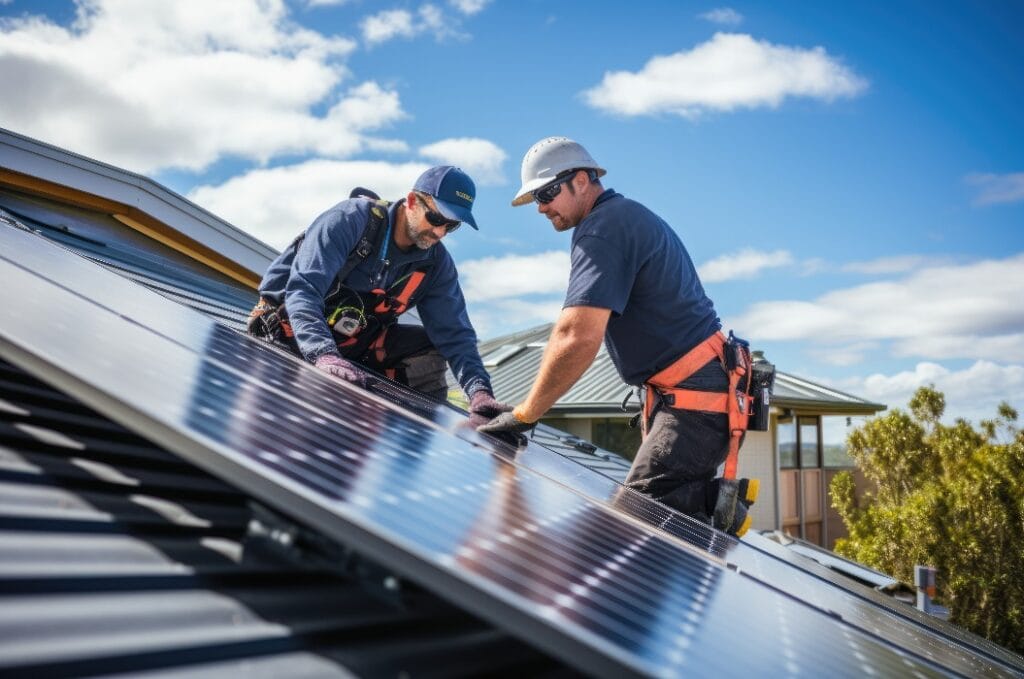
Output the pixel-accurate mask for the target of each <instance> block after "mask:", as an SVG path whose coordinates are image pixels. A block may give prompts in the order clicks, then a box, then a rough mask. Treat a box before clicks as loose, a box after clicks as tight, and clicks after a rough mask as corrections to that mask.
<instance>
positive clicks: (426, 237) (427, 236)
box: [405, 222, 438, 250]
mask: <svg viewBox="0 0 1024 679" xmlns="http://www.w3.org/2000/svg"><path fill="white" fill-rule="evenodd" d="M405 231H406V235H408V236H409V240H411V241H412V242H413V243H415V244H416V247H418V248H419V249H420V250H427V249H429V248H430V247H432V246H433V245H434V244H435V243H437V241H438V239H437V238H436V237H435V236H434V235H433V233H431V232H430V231H429V230H428V231H416V229H415V227H413V225H412V222H406V224H405Z"/></svg>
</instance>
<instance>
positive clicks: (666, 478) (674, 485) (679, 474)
mask: <svg viewBox="0 0 1024 679" xmlns="http://www.w3.org/2000/svg"><path fill="white" fill-rule="evenodd" d="M677 386H679V387H681V388H684V389H695V390H698V391H710V392H725V391H728V389H729V378H728V376H727V375H726V373H725V369H724V368H723V367H722V364H721V362H720V361H719V360H718V359H717V358H716V359H713V360H711V361H709V362H708V363H707V364H706V365H704V366H703V367H702V368H701V369H700V370H698V371H697V372H696V373H694V374H693V375H691V376H690V377H689V378H687V379H686V380H684V381H683V382H680V383H679V384H678V385H677ZM728 454H729V416H728V415H726V414H724V413H706V412H701V411H696V410H681V409H677V408H670V407H667V406H665V405H661V406H659V407H658V408H657V410H656V411H655V414H654V417H653V419H652V421H651V423H650V428H649V429H648V434H647V438H645V439H644V442H643V443H642V444H640V448H639V450H637V453H636V459H634V461H633V466H632V467H631V468H630V470H629V475H628V476H627V477H626V485H627V486H629V487H630V488H632V489H634V490H637V491H639V492H641V493H643V494H644V495H647V496H649V497H651V498H653V499H655V500H657V501H659V502H661V503H662V504H665V505H668V506H669V507H672V508H673V509H677V510H679V511H681V512H683V513H685V514H689V515H691V516H695V517H697V518H700V519H703V520H709V517H710V515H711V513H712V510H713V508H714V503H715V500H716V499H717V494H718V493H717V485H715V484H714V483H712V480H713V479H714V478H715V472H716V470H717V469H718V467H719V465H721V464H722V463H723V462H725V458H726V456H727V455H728Z"/></svg>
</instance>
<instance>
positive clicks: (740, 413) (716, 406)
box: [641, 332, 751, 479]
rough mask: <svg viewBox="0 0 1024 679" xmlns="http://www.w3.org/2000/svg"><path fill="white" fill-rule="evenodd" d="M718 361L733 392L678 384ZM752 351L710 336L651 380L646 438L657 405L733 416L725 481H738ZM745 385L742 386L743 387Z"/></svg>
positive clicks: (738, 342)
mask: <svg viewBox="0 0 1024 679" xmlns="http://www.w3.org/2000/svg"><path fill="white" fill-rule="evenodd" d="M716 357H717V358H718V360H720V361H721V362H722V367H723V368H725V371H726V373H727V374H728V376H729V390H728V391H727V392H725V393H714V392H706V391H696V390H693V389H683V388H680V387H677V386H676V385H677V384H679V383H680V382H682V381H683V380H685V379H687V378H688V377H690V376H691V375H693V374H694V373H695V372H697V371H698V370H699V369H700V368H701V367H703V366H704V365H705V364H706V363H707V362H708V361H710V360H712V359H713V358H716ZM750 366H751V360H750V349H749V347H748V346H747V345H746V343H745V342H743V341H741V340H735V339H734V338H733V337H732V334H731V333H730V337H729V339H728V340H727V339H726V338H725V335H723V334H722V333H721V332H716V333H715V334H713V335H711V336H710V337H708V338H707V339H706V340H704V341H703V342H701V343H700V344H698V345H697V346H696V347H694V348H693V349H691V350H690V351H689V352H687V353H686V354H684V355H683V356H682V357H681V358H680V359H679V360H677V361H676V362H675V363H673V364H672V365H670V366H668V367H667V368H665V369H664V370H662V371H661V372H659V373H657V374H655V375H654V376H653V377H651V378H650V379H649V380H647V387H648V388H647V395H646V397H645V399H644V414H643V417H642V418H641V421H642V422H643V423H644V427H643V435H644V437H645V438H646V436H647V429H648V428H649V427H650V420H651V418H652V417H653V415H654V410H655V408H656V406H657V405H659V404H660V405H666V406H668V407H670V408H678V409H680V410H700V411H704V412H710V413H724V414H727V415H728V416H729V454H728V456H727V457H726V459H725V471H724V474H723V478H727V479H734V478H736V463H737V460H738V459H739V452H740V441H741V440H742V439H743V434H744V432H746V431H747V426H748V424H749V420H750V406H751V397H750V386H749V385H750V380H749V379H744V378H745V377H747V376H748V373H749V372H750ZM741 383H742V386H741Z"/></svg>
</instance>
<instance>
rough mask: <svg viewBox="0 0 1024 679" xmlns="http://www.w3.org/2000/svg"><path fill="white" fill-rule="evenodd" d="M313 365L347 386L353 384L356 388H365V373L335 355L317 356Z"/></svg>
mask: <svg viewBox="0 0 1024 679" xmlns="http://www.w3.org/2000/svg"><path fill="white" fill-rule="evenodd" d="M313 365H315V366H316V367H317V368H319V369H320V370H323V371H324V372H325V373H327V374H329V375H333V376H334V377H337V378H339V379H342V380H345V381H346V382H348V383H349V384H354V385H356V386H357V387H365V386H366V373H364V372H363V371H362V370H360V369H359V368H357V367H356V366H355V365H354V364H353V363H351V362H349V361H346V360H345V359H343V358H342V357H341V356H338V355H337V354H323V355H321V356H318V357H317V359H316V361H315V362H314V363H313Z"/></svg>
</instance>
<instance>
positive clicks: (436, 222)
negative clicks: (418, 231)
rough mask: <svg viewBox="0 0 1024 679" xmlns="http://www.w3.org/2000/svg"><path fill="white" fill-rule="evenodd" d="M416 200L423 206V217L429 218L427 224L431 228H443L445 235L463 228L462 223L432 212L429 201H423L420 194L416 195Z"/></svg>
mask: <svg viewBox="0 0 1024 679" xmlns="http://www.w3.org/2000/svg"><path fill="white" fill-rule="evenodd" d="M416 200H418V201H419V202H420V204H421V205H423V215H424V216H425V217H426V218H427V222H429V223H430V225H431V226H443V227H444V232H445V233H451V232H452V231H454V230H455V229H457V228H459V227H460V226H462V222H458V221H455V220H454V219H448V218H447V217H445V216H444V215H443V214H441V213H440V212H434V211H433V210H431V209H430V206H429V205H427V201H425V200H423V197H422V196H420V195H419V194H416Z"/></svg>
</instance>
